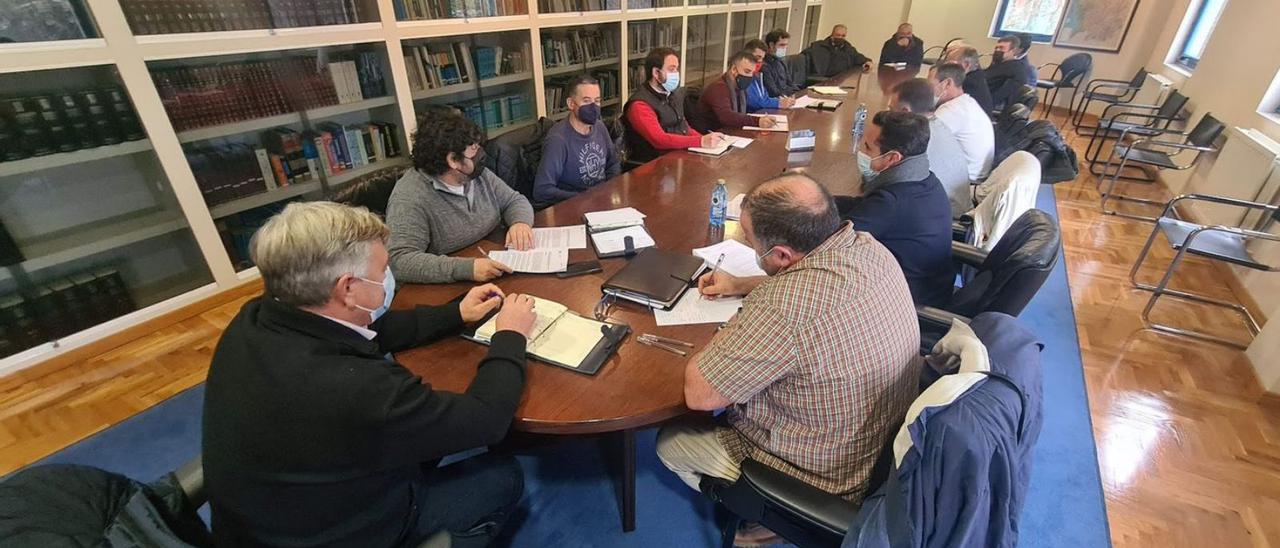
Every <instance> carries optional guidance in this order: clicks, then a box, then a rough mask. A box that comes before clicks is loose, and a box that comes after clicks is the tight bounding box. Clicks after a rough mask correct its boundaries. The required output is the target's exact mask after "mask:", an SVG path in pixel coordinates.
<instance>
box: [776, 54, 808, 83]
mask: <svg viewBox="0 0 1280 548" xmlns="http://www.w3.org/2000/svg"><path fill="white" fill-rule="evenodd" d="M782 62H783V63H784V64H786V65H787V71H789V72H790V73H791V81H792V82H794V83H796V84H799V85H800V86H805V85H806V84H807V83H808V81H809V56H808V55H806V54H805V53H804V52H803V51H802V52H800V53H795V54H792V55H788V56H787V58H786V59H783V61H782Z"/></svg>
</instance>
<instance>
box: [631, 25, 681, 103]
mask: <svg viewBox="0 0 1280 548" xmlns="http://www.w3.org/2000/svg"><path fill="white" fill-rule="evenodd" d="M680 21H681V19H680V18H679V17H670V18H667V19H655V20H650V21H632V22H630V23H627V40H628V42H629V44H628V46H627V70H628V71H629V73H630V76H629V78H630V80H629V81H628V83H629V85H630V86H631V90H633V91H634V90H636V89H638V88H639V87H640V86H641V85H642V84H644V83H645V82H646V81H647V80H648V74H646V73H645V69H644V58H645V55H647V54H648V53H649V51H650V50H653V49H654V48H662V47H666V48H671V49H673V50H676V54H677V55H680V53H681V51H680V31H681V30H682V29H681V28H680ZM682 57H683V56H682Z"/></svg>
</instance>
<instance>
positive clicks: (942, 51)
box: [920, 38, 964, 65]
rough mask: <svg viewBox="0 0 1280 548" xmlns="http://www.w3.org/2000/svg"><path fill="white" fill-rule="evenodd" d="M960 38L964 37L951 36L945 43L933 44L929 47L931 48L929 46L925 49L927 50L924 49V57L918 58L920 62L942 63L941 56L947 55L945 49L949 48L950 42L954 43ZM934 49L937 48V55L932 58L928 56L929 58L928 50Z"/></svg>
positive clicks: (927, 63)
mask: <svg viewBox="0 0 1280 548" xmlns="http://www.w3.org/2000/svg"><path fill="white" fill-rule="evenodd" d="M962 40H964V38H952V39H950V40H947V43H946V44H943V45H941V46H933V47H931V48H929V49H927V50H924V57H923V58H922V59H921V60H920V62H922V63H924V64H926V65H936V64H941V63H942V58H943V57H946V55H947V50H949V49H951V44H954V43H956V42H959V41H962ZM935 49H936V50H938V56H937V57H936V58H934V59H930V58H929V52H931V51H933V50H935Z"/></svg>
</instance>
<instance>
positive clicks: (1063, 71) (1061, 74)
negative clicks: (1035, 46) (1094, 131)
mask: <svg viewBox="0 0 1280 548" xmlns="http://www.w3.org/2000/svg"><path fill="white" fill-rule="evenodd" d="M1049 66H1052V67H1054V69H1053V74H1052V75H1050V76H1049V78H1048V79H1038V80H1036V87H1038V88H1040V89H1043V90H1044V112H1042V113H1041V114H1040V116H1041V117H1042V118H1048V117H1049V110H1050V109H1052V108H1053V104H1054V103H1055V102H1057V101H1058V92H1059V91H1061V90H1063V89H1070V90H1071V100H1070V101H1068V102H1067V105H1068V108H1070V105H1074V104H1075V102H1076V92H1077V91H1079V90H1080V81H1081V80H1084V76H1085V74H1088V73H1089V71H1090V70H1093V56H1092V55H1089V54H1088V53H1077V54H1074V55H1071V56H1070V57H1067V58H1066V59H1063V60H1062V63H1045V64H1043V65H1040V67H1039V68H1041V69H1043V68H1045V67H1049ZM1051 94H1052V95H1051ZM1068 117H1070V116H1068Z"/></svg>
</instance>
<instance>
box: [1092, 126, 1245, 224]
mask: <svg viewBox="0 0 1280 548" xmlns="http://www.w3.org/2000/svg"><path fill="white" fill-rule="evenodd" d="M1226 127H1227V126H1226V125H1225V124H1223V123H1222V122H1220V121H1218V119H1217V118H1214V117H1213V115H1212V114H1205V115H1204V117H1203V118H1201V119H1200V122H1199V123H1197V124H1196V125H1195V127H1193V128H1191V131H1188V132H1178V131H1173V130H1169V129H1164V130H1155V129H1146V130H1144V131H1149V132H1152V135H1151V136H1148V137H1144V138H1142V139H1138V140H1136V141H1134V142H1133V143H1131V144H1123V139H1124V137H1125V136H1126V133H1125V132H1121V134H1120V139H1119V140H1117V141H1116V144H1115V146H1114V147H1112V149H1111V155H1110V156H1108V157H1107V164H1106V166H1104V167H1103V168H1102V173H1101V174H1100V175H1099V176H1098V188H1099V189H1101V187H1102V182H1103V180H1105V179H1107V178H1110V179H1111V183H1110V184H1109V185H1107V190H1106V191H1105V192H1102V200H1101V202H1100V203H1099V205H1100V207H1101V208H1102V212H1103V213H1105V214H1107V215H1119V216H1121V217H1128V218H1130V219H1137V220H1140V221H1151V222H1154V221H1155V220H1156V218H1155V217H1147V216H1144V215H1136V214H1132V213H1124V212H1121V211H1118V210H1114V209H1107V203H1108V202H1110V201H1112V200H1121V201H1126V202H1134V203H1141V204H1148V205H1163V204H1164V202H1160V201H1157V200H1148V199H1146V198H1137V197H1134V196H1125V195H1123V194H1116V185H1117V184H1118V183H1119V181H1120V179H1129V180H1135V181H1141V182H1148V183H1149V182H1154V181H1156V180H1157V177H1156V174H1152V173H1149V172H1147V168H1146V166H1150V167H1151V168H1153V169H1154V170H1155V171H1156V173H1159V171H1160V170H1162V169H1171V170H1175V171H1183V170H1187V169H1192V168H1194V167H1196V165H1197V164H1198V163H1199V162H1200V158H1201V157H1203V156H1204V153H1206V152H1217V151H1218V148H1217V147H1215V146H1214V145H1213V142H1214V141H1216V140H1217V139H1218V136H1220V135H1222V132H1223V130H1225V129H1226ZM1166 136H1180V137H1183V138H1184V139H1183V141H1182V142H1174V141H1165V140H1158V139H1155V137H1166ZM1187 151H1194V152H1195V156H1194V157H1192V159H1191V161H1190V162H1187V163H1185V164H1179V163H1177V159H1178V156H1180V155H1181V154H1182V153H1184V152H1187ZM1117 156H1118V157H1119V158H1120V163H1119V165H1118V166H1117V167H1116V169H1115V171H1111V167H1112V164H1114V163H1115V159H1116V157H1117ZM1125 168H1135V169H1138V170H1140V171H1141V172H1142V174H1143V177H1135V176H1125V175H1123V173H1124V170H1125Z"/></svg>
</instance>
